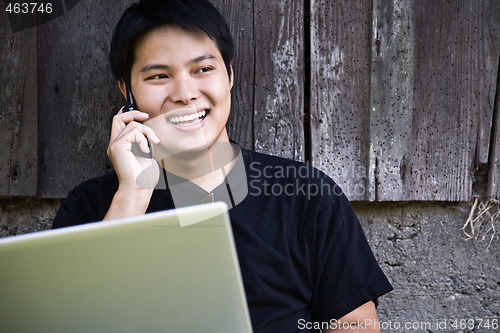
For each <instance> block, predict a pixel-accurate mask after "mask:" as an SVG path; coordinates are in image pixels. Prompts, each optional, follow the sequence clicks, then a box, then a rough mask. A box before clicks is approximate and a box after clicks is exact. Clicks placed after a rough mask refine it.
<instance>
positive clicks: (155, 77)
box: [148, 74, 168, 80]
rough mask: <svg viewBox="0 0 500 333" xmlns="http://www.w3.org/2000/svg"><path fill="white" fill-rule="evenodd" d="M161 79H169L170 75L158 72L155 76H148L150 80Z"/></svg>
mask: <svg viewBox="0 0 500 333" xmlns="http://www.w3.org/2000/svg"><path fill="white" fill-rule="evenodd" d="M159 79H168V76H167V75H165V74H157V75H153V76H150V77H148V80H159Z"/></svg>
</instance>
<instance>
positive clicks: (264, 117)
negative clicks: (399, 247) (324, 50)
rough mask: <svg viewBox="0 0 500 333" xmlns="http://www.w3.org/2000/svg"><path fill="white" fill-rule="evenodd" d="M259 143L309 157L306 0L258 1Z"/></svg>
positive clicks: (286, 154) (293, 156) (256, 107)
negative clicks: (305, 121) (306, 142)
mask: <svg viewBox="0 0 500 333" xmlns="http://www.w3.org/2000/svg"><path fill="white" fill-rule="evenodd" d="M254 10H255V14H254V17H253V20H254V29H255V80H254V82H255V94H254V110H253V112H254V116H253V119H254V123H253V130H254V146H255V150H256V151H259V152H264V153H269V154H272V155H277V156H282V157H287V158H291V159H294V160H299V161H303V160H304V125H303V117H304V84H303V83H304V25H303V23H304V1H303V0H287V1H284V0H282V1H263V0H258V1H255V9H254Z"/></svg>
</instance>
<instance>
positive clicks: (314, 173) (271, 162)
mask: <svg viewBox="0 0 500 333" xmlns="http://www.w3.org/2000/svg"><path fill="white" fill-rule="evenodd" d="M241 151H242V153H243V156H244V160H245V165H246V167H247V169H248V172H249V173H252V172H253V173H257V174H259V175H272V176H278V178H291V179H308V180H312V181H314V180H318V179H324V180H328V181H331V182H333V180H332V179H331V178H330V177H329V176H328V175H326V174H325V173H324V172H322V171H321V170H319V169H317V168H316V167H314V166H312V165H311V164H310V163H309V162H302V161H295V160H292V159H289V158H284V157H279V156H274V155H269V154H264V153H259V152H255V151H251V150H247V149H244V148H241Z"/></svg>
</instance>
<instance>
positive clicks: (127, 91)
mask: <svg viewBox="0 0 500 333" xmlns="http://www.w3.org/2000/svg"><path fill="white" fill-rule="evenodd" d="M125 94H126V95H127V103H128V105H127V106H126V107H124V108H123V112H128V111H132V110H133V109H135V103H134V96H132V89H130V80H125Z"/></svg>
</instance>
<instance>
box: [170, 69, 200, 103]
mask: <svg viewBox="0 0 500 333" xmlns="http://www.w3.org/2000/svg"><path fill="white" fill-rule="evenodd" d="M198 94H199V92H198V88H197V86H196V82H195V80H194V79H193V78H190V77H187V76H181V77H178V78H176V79H175V81H174V85H173V89H172V91H171V92H170V99H171V100H172V101H173V102H174V103H182V104H188V103H189V102H191V101H194V100H196V99H197V98H198Z"/></svg>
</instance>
